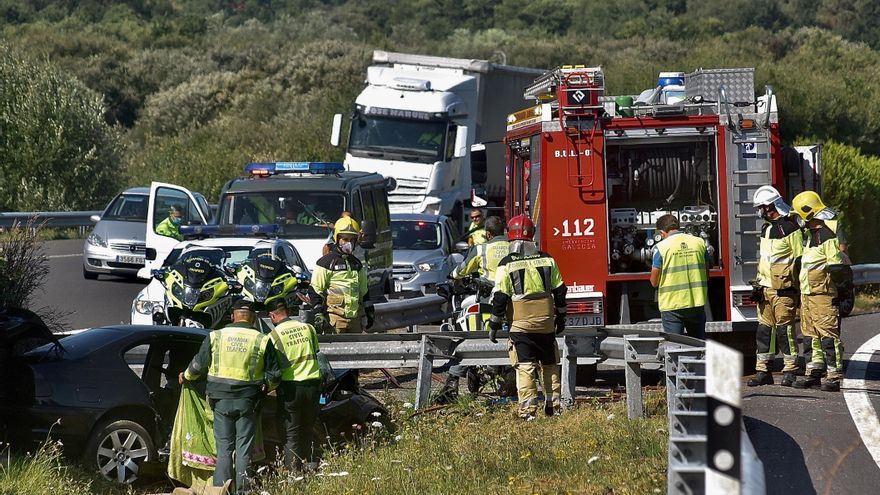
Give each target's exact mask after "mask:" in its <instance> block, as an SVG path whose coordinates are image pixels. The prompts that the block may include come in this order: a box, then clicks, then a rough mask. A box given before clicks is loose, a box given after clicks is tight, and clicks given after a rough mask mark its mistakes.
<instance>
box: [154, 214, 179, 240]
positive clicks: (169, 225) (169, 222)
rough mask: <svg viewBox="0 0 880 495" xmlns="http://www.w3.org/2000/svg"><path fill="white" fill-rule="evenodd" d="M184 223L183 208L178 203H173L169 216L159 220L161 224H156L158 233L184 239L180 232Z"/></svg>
mask: <svg viewBox="0 0 880 495" xmlns="http://www.w3.org/2000/svg"><path fill="white" fill-rule="evenodd" d="M182 223H183V210H182V209H181V208H180V207H179V206H177V205H171V207H170V208H169V209H168V218H166V219H165V220H162V221H161V222H159V225H157V226H156V233H157V234H159V235H164V236H165V237H171V238H174V239H177V240H178V241H182V240H183V235H182V234H181V233H180V225H181V224H182Z"/></svg>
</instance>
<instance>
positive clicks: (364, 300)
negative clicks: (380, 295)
mask: <svg viewBox="0 0 880 495" xmlns="http://www.w3.org/2000/svg"><path fill="white" fill-rule="evenodd" d="M360 232H361V228H360V225H358V223H357V220H355V219H354V218H351V217H341V218H340V219H339V220H337V221H336V223H335V224H334V227H333V239H334V241H335V244H334V245H333V246H331V249H330V252H329V253H328V254H327V255H326V256H322V257H321V258H320V259H319V260H318V262H317V263H316V266H315V271H313V272H312V289H314V291H315V293H316V294H317V295H318V296H319V299H321V301H319V304H323V305H324V307H325V308H326V311H327V314H328V316H329V320H330V326H331V327H333V330H334V331H335V332H336V333H359V332H361V331H363V330H364V328H367V329H369V328H370V327H371V326H373V304H372V303H371V302H370V299H369V287H368V285H367V271H366V270H365V269H364V265H363V263H362V262H361V260H359V259H358V258H357V257H356V256H355V255H354V254H353V253H354V248H355V245H356V244H357V242H358V239H359V237H360ZM362 319H366V325H364V324H363V323H362V321H361V320H362Z"/></svg>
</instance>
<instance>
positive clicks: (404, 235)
mask: <svg viewBox="0 0 880 495" xmlns="http://www.w3.org/2000/svg"><path fill="white" fill-rule="evenodd" d="M391 240H392V243H393V246H394V249H413V250H418V251H422V250H425V251H428V250H431V249H438V248H440V243H441V241H442V237H441V233H440V224H439V223H433V222H423V221H414V220H409V221H402V220H397V221H392V222H391Z"/></svg>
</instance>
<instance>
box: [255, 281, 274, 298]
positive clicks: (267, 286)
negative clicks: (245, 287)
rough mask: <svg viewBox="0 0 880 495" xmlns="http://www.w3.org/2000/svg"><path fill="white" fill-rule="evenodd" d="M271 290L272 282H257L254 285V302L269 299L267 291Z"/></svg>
mask: <svg viewBox="0 0 880 495" xmlns="http://www.w3.org/2000/svg"><path fill="white" fill-rule="evenodd" d="M271 290H272V282H266V281H263V280H257V283H256V284H255V285H254V301H255V302H264V301H265V300H266V298H267V297H269V291H271Z"/></svg>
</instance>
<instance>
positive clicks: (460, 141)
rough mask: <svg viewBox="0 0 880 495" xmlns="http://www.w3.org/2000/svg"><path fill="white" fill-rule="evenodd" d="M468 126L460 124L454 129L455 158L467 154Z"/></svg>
mask: <svg viewBox="0 0 880 495" xmlns="http://www.w3.org/2000/svg"><path fill="white" fill-rule="evenodd" d="M467 140H468V128H467V126H466V125H460V126H458V127H457V128H456V129H455V153H454V154H453V155H452V156H453V157H455V158H461V157H463V156H465V155H467V151H468V146H467Z"/></svg>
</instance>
